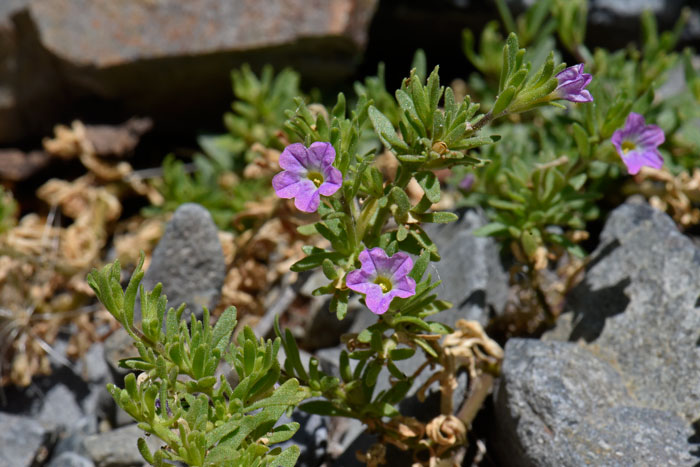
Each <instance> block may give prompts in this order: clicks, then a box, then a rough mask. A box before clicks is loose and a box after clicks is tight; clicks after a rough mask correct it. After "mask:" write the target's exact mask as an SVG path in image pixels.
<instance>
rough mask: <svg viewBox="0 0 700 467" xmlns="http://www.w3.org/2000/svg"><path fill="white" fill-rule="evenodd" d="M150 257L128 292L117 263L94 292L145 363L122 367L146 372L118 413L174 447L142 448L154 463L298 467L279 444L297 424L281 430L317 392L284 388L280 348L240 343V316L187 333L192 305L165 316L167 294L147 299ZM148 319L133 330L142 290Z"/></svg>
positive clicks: (136, 360)
mask: <svg viewBox="0 0 700 467" xmlns="http://www.w3.org/2000/svg"><path fill="white" fill-rule="evenodd" d="M143 259H144V258H143V256H142V257H141V261H140V263H139V265H138V267H137V269H136V271H135V272H134V274H133V275H132V277H131V280H130V281H129V284H128V285H127V287H126V289H125V290H123V289H122V287H121V284H120V282H119V279H120V266H119V263H118V262H115V263H113V264H109V265H107V266H105V267H104V268H103V269H102V270H99V271H98V270H93V272H91V273H90V275H89V276H88V284H89V285H90V287H92V289H93V290H94V291H95V293H96V295H97V297H98V298H99V299H100V301H102V303H103V304H104V305H105V307H106V308H107V310H108V311H109V312H110V313H111V314H112V315H113V316H114V317H115V318H116V319H117V320H118V321H119V322H120V323H121V324H122V326H124V329H125V330H126V331H127V332H128V333H129V335H130V336H131V338H132V339H133V341H134V344H135V347H136V350H137V351H138V356H137V357H132V358H127V359H124V360H122V361H120V366H122V367H125V368H129V369H133V370H138V371H141V373H140V374H139V376H138V377H136V376H135V375H134V373H130V374H128V375H127V376H126V378H125V380H124V386H125V387H124V388H123V389H120V388H118V387H116V386H115V385H112V384H110V385H108V389H109V392H110V393H111V394H112V397H113V398H114V399H115V401H116V402H117V404H118V405H119V406H120V407H121V408H123V409H124V410H125V411H126V412H127V413H128V414H129V415H130V416H131V417H133V418H134V419H135V420H136V421H138V422H139V428H141V429H142V430H144V431H145V432H146V433H150V434H152V435H155V436H157V437H158V438H160V439H161V440H162V441H163V442H164V443H165V445H164V446H163V447H161V448H160V449H158V450H156V451H155V452H151V451H150V450H149V448H148V446H147V445H146V442H145V440H144V439H143V438H141V439H139V441H138V448H139V451H140V452H141V454H142V456H143V458H144V459H145V460H146V462H148V463H150V464H152V465H156V466H165V465H171V464H170V461H179V462H185V463H186V464H188V465H192V466H223V465H226V466H249V465H254V466H267V465H274V466H279V465H281V466H293V465H294V463H295V462H296V459H297V458H298V456H299V448H298V447H296V446H292V447H289V448H287V449H284V450H282V449H281V448H279V447H273V446H272V445H274V444H275V443H280V442H284V441H287V440H288V439H289V438H291V436H292V435H293V434H294V433H295V432H296V431H297V430H298V428H299V425H298V424H297V423H288V424H282V425H278V426H275V425H276V424H277V422H278V420H279V418H280V417H281V416H282V415H283V414H284V413H285V412H287V411H288V410H289V409H291V408H293V407H295V406H296V405H298V404H299V403H300V402H301V401H302V400H304V399H306V398H307V397H308V395H309V391H308V390H307V389H305V388H303V387H301V386H300V385H299V382H298V381H297V380H295V379H288V380H286V381H285V382H284V384H282V385H281V386H279V387H277V388H275V385H276V383H277V381H278V376H279V375H280V366H279V363H278V361H277V353H278V351H279V348H280V339H276V340H275V341H274V342H273V341H271V340H268V341H264V340H262V339H257V338H256V337H255V335H254V334H253V331H252V330H251V329H250V328H248V327H246V328H244V329H243V331H242V332H241V333H240V334H239V335H238V339H237V342H235V343H231V342H230V339H231V334H232V333H233V330H234V328H235V326H236V311H235V309H234V308H233V307H230V308H228V309H227V310H226V311H225V312H224V313H223V314H222V315H221V317H220V318H219V319H218V321H217V322H216V325H215V326H213V327H212V326H211V324H210V323H209V312H208V310H206V309H205V310H204V316H203V319H202V320H201V321H200V320H195V321H193V322H192V323H191V326H189V327H188V325H187V323H186V322H185V321H184V320H181V315H182V312H183V310H184V304H183V305H182V306H181V307H180V308H179V309H178V310H175V309H173V308H170V309H169V310H168V311H167V313H166V308H167V299H166V297H165V296H163V295H162V294H161V285H160V284H158V285H157V286H156V287H155V288H154V289H153V290H152V291H150V292H146V291H144V289H143V286H141V287H139V285H140V282H141V280H142V278H143V271H142V270H141V267H142V265H143ZM139 289H140V302H141V310H142V314H143V320H142V322H141V325H140V326H139V325H138V324H135V323H134V305H135V302H136V297H137V290H139ZM222 358H223V359H225V360H226V361H227V362H228V363H229V364H230V365H231V367H232V368H233V369H234V371H235V374H236V377H237V380H238V382H237V384H232V383H231V382H229V380H228V379H227V378H226V377H225V376H224V375H223V374H221V375H218V376H217V368H218V367H219V364H220V362H221V359H222Z"/></svg>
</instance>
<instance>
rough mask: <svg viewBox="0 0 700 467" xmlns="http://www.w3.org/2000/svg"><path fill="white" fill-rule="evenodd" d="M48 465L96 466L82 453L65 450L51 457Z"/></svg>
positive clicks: (55, 466)
mask: <svg viewBox="0 0 700 467" xmlns="http://www.w3.org/2000/svg"><path fill="white" fill-rule="evenodd" d="M47 467H95V463H94V462H92V461H91V460H90V459H88V458H86V457H83V456H81V455H80V454H76V453H74V452H64V453H62V454H59V455H58V456H56V457H54V458H53V459H51V462H49V464H48V466H47Z"/></svg>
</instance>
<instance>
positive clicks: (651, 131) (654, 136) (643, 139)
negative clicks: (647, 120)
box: [637, 125, 666, 149]
mask: <svg viewBox="0 0 700 467" xmlns="http://www.w3.org/2000/svg"><path fill="white" fill-rule="evenodd" d="M637 141H638V143H639V145H640V146H643V147H645V148H654V149H655V148H656V147H658V146H661V145H662V144H664V141H666V135H664V131H663V130H662V129H661V128H659V127H658V126H656V125H647V126H646V127H644V129H643V130H642V131H641V133H640V134H639V139H637Z"/></svg>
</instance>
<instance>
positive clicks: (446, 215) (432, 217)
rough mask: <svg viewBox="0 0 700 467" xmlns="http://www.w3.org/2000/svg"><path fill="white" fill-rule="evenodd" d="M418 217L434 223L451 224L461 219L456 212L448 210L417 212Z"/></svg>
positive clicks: (423, 220)
mask: <svg viewBox="0 0 700 467" xmlns="http://www.w3.org/2000/svg"><path fill="white" fill-rule="evenodd" d="M416 217H417V218H418V219H419V220H420V221H421V222H431V223H434V224H449V223H450V222H454V221H456V220H457V219H459V217H458V216H457V215H456V214H455V213H453V212H447V211H441V212H428V213H425V214H417V215H416Z"/></svg>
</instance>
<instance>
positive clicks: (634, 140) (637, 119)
mask: <svg viewBox="0 0 700 467" xmlns="http://www.w3.org/2000/svg"><path fill="white" fill-rule="evenodd" d="M665 140H666V137H665V136H664V132H663V130H662V129H661V128H659V127H658V126H656V125H645V124H644V117H643V116H641V115H639V114H638V113H635V112H631V113H630V114H629V115H628V116H627V121H626V122H625V127H624V128H623V129H621V130H616V131H615V133H613V135H612V138H611V141H612V144H613V145H614V146H615V149H617V153H618V154H619V155H620V157H621V158H622V162H624V163H625V165H626V166H627V170H628V171H629V173H630V174H632V175H634V174H636V173H637V172H639V169H641V168H642V166H647V167H653V168H655V169H660V168H661V166H662V165H663V164H664V159H663V157H661V154H660V153H659V150H658V149H657V147H658V146H659V145H661V144H663V142H664V141H665Z"/></svg>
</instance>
